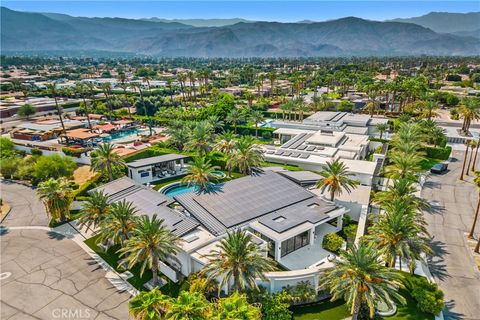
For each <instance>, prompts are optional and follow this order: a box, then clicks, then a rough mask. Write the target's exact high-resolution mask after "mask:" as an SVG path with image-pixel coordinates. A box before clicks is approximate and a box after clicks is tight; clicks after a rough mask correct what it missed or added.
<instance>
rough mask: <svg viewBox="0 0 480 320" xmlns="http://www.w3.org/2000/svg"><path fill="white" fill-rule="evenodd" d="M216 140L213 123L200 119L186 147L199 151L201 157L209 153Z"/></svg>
mask: <svg viewBox="0 0 480 320" xmlns="http://www.w3.org/2000/svg"><path fill="white" fill-rule="evenodd" d="M214 140H215V136H214V134H213V127H212V124H211V123H210V122H208V121H200V122H198V123H197V124H196V125H195V127H194V128H193V130H192V132H191V134H190V137H189V140H188V142H187V143H186V147H187V149H189V150H196V151H198V155H199V157H202V156H203V155H206V154H207V153H208V150H209V149H210V145H211V143H212V142H213V141H214Z"/></svg>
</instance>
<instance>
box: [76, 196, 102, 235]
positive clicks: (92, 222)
mask: <svg viewBox="0 0 480 320" xmlns="http://www.w3.org/2000/svg"><path fill="white" fill-rule="evenodd" d="M109 210H110V205H109V203H108V195H106V194H105V193H103V191H95V192H93V193H92V194H90V197H88V199H87V200H86V201H85V202H84V203H83V206H82V209H81V210H80V216H79V218H78V219H77V224H78V225H79V226H80V227H82V228H83V227H86V228H87V230H89V229H90V227H92V226H93V228H96V227H97V226H98V225H100V223H101V222H102V221H103V219H105V217H106V216H107V215H108V212H109Z"/></svg>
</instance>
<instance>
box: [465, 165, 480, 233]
mask: <svg viewBox="0 0 480 320" xmlns="http://www.w3.org/2000/svg"><path fill="white" fill-rule="evenodd" d="M473 183H475V186H476V187H477V190H478V191H479V192H478V201H477V209H476V210H475V216H474V218H473V223H472V228H471V229H470V233H469V234H468V237H469V238H470V239H473V234H474V233H475V227H476V225H477V220H478V212H479V211H480V171H476V172H475V178H474V179H473Z"/></svg>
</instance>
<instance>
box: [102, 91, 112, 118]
mask: <svg viewBox="0 0 480 320" xmlns="http://www.w3.org/2000/svg"><path fill="white" fill-rule="evenodd" d="M100 87H101V89H102V92H103V94H104V95H105V100H106V102H107V106H108V109H110V120H113V106H112V102H111V94H112V84H111V83H110V82H104V83H102V85H101V86H100Z"/></svg>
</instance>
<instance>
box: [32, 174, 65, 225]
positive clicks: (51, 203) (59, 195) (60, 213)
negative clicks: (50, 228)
mask: <svg viewBox="0 0 480 320" xmlns="http://www.w3.org/2000/svg"><path fill="white" fill-rule="evenodd" d="M72 192H73V190H72V188H71V187H70V183H69V182H68V180H67V179H66V178H60V179H53V178H50V179H49V180H47V181H44V182H42V183H40V184H39V185H38V189H37V194H38V196H39V197H40V199H41V200H42V202H43V204H44V205H45V209H46V211H47V213H48V214H49V216H50V217H51V218H52V219H53V220H54V221H58V220H60V221H65V220H66V217H67V215H68V212H70V205H71V204H72V201H73V198H72Z"/></svg>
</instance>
